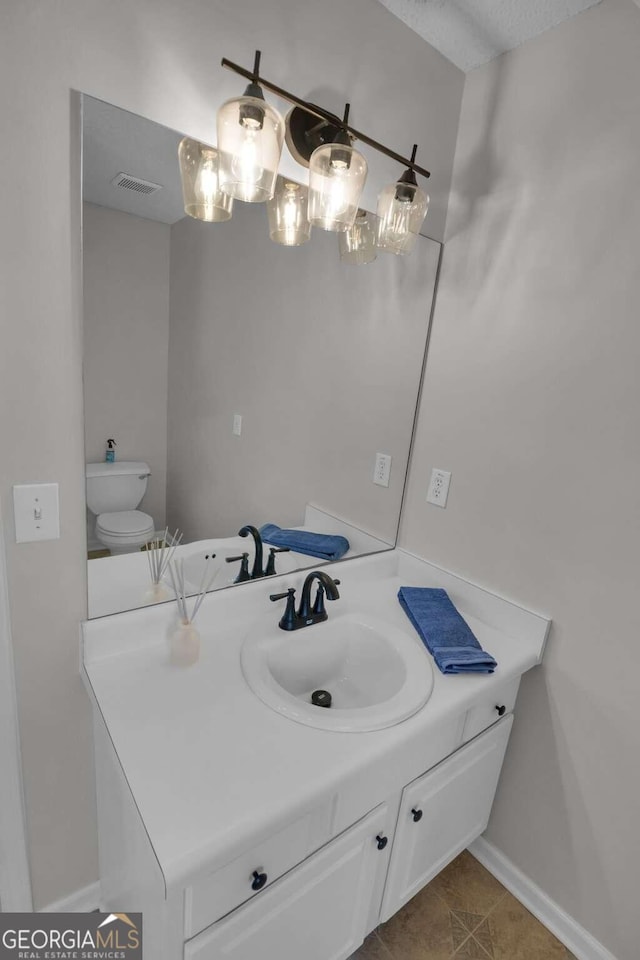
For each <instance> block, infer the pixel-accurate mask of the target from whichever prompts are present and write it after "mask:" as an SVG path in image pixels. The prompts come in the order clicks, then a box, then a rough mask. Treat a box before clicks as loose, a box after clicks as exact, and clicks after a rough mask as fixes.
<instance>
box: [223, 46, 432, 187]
mask: <svg viewBox="0 0 640 960" xmlns="http://www.w3.org/2000/svg"><path fill="white" fill-rule="evenodd" d="M222 66H223V67H226V68H227V69H228V70H233V72H234V73H237V74H239V75H240V76H241V77H245V78H246V79H247V80H250V81H252V82H253V83H258V84H259V85H260V86H262V87H266V88H267V90H270V91H271V92H272V93H275V94H276V96H278V97H282V99H283V100H288V101H289V103H293V104H295V105H296V106H297V107H301V108H302V109H303V110H306V111H307V113H311V114H313V115H314V116H316V117H318V118H319V119H320V120H326V121H327V123H331V124H332V125H333V126H336V127H340V128H341V129H343V130H346V131H347V133H350V134H351V136H352V137H355V139H356V140H361V141H362V142H363V143H366V144H367V146H369V147H373V149H374V150H377V151H378V153H383V154H384V155H385V156H386V157H390V158H391V160H395V161H396V162H397V163H399V164H401V165H402V166H403V167H408V168H409V170H413V171H414V173H419V174H420V176H421V177H430V176H431V174H430V173H429V171H428V170H425V169H424V167H421V166H419V164H417V163H416V162H415V155H416V148H415V147H414V149H413V153H412V156H411V159H410V160H409V159H407V157H403V156H401V155H400V154H399V153H396V152H395V150H390V149H389V147H385V146H384V144H382V143H379V142H378V141H377V140H374V139H373V137H369V136H367V134H366V133H362V132H361V131H360V130H356V129H355V127H351V126H349V125H348V124H347V123H345V122H344V121H343V120H341V119H340V118H339V117H337V116H336V115H335V114H334V113H330V112H329V111H328V110H325V109H323V107H319V106H317V104H315V103H310V102H309V101H308V100H303V99H302V98H301V97H296V95H295V93H290V92H289V91H288V90H285V89H284V88H283V87H278V86H277V85H276V84H275V83H271V82H270V81H269V80H265V79H264V77H261V76H259V73H258V70H259V68H260V51H259V50H256V60H255V64H254V68H253V70H245V68H244V67H241V66H239V65H238V64H237V63H233V62H232V61H231V60H227V58H226V57H223V58H222Z"/></svg>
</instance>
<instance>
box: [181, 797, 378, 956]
mask: <svg viewBox="0 0 640 960" xmlns="http://www.w3.org/2000/svg"><path fill="white" fill-rule="evenodd" d="M387 819H388V808H387V806H386V804H382V805H381V806H380V807H377V808H376V809H375V810H373V811H372V812H371V813H370V814H368V815H367V816H366V817H364V819H363V820H361V821H359V823H357V824H355V826H353V827H351V828H350V829H349V830H346V831H345V832H344V833H343V834H341V835H340V836H339V837H337V838H336V839H335V840H332V841H331V842H330V843H328V844H327V845H326V846H325V847H323V848H322V850H320V851H319V852H318V853H316V854H314V855H313V856H311V857H309V858H308V859H307V860H305V861H304V862H303V863H302V864H301V865H300V866H298V867H296V868H295V869H293V870H291V871H290V872H289V873H287V874H285V876H283V877H281V878H280V880H277V881H276V882H275V883H274V884H273V885H272V886H270V887H268V888H266V889H265V890H264V891H263V892H262V893H260V894H259V895H258V896H256V897H255V898H254V899H252V900H251V901H250V902H249V903H247V904H245V906H242V907H240V908H239V909H237V910H235V911H234V912H233V913H232V914H230V915H229V916H228V917H226V918H223V919H222V920H220V921H219V922H218V923H215V924H213V926H211V927H210V928H209V929H208V930H206V931H204V932H203V933H201V934H199V935H198V936H197V937H194V938H193V939H192V940H190V941H188V942H187V943H186V944H185V949H184V960H247V958H249V957H262V958H264V960H300V958H301V957H305V960H345V958H346V957H349V956H350V955H351V954H352V953H354V951H355V950H356V949H357V948H358V947H359V946H360V944H361V943H362V941H363V940H364V937H365V936H366V934H367V933H368V930H367V918H368V913H369V908H370V904H371V897H372V892H373V889H374V887H375V884H376V880H377V878H378V876H379V875H380V873H382V874H384V873H385V872H386V869H387V864H388V850H389V847H390V844H389V843H388V840H387V837H386V833H385V831H386V828H387ZM385 840H387V842H385Z"/></svg>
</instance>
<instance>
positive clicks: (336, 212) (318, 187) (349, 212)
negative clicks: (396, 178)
mask: <svg viewBox="0 0 640 960" xmlns="http://www.w3.org/2000/svg"><path fill="white" fill-rule="evenodd" d="M366 179H367V161H366V160H365V158H364V157H363V156H362V154H361V153H358V151H357V150H354V149H353V147H351V146H347V145H346V144H342V143H325V144H323V146H321V147H317V149H316V150H314V151H313V153H312V154H311V159H310V160H309V220H310V221H311V223H312V224H313V226H314V227H321V228H322V229H323V230H337V231H343V230H348V229H349V227H350V226H352V224H353V221H354V220H355V218H356V214H357V212H358V203H359V202H360V196H361V194H362V190H363V187H364V182H365V180H366Z"/></svg>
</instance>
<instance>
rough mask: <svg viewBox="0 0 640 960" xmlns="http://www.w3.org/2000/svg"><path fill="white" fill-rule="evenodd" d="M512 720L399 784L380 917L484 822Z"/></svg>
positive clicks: (402, 900) (422, 882)
mask: <svg viewBox="0 0 640 960" xmlns="http://www.w3.org/2000/svg"><path fill="white" fill-rule="evenodd" d="M512 723H513V716H511V715H509V716H504V717H503V719H502V720H500V721H499V722H497V723H496V724H495V726H492V727H491V728H490V729H489V730H487V731H486V732H485V733H482V734H480V735H479V736H478V737H476V738H475V740H472V741H471V742H470V743H467V744H466V746H464V747H462V748H461V749H460V750H458V751H457V752H456V753H454V754H453V756H451V757H448V758H447V759H446V760H443V761H442V763H439V764H438V765H437V767H435V768H434V769H433V770H429V772H428V773H425V774H424V775H423V776H421V777H419V778H418V779H417V780H414V782H413V783H411V784H409V786H407V787H405V789H404V790H403V792H402V800H401V803H400V811H399V814H398V824H397V828H396V832H395V837H394V841H393V849H392V853H391V863H390V866H389V874H388V876H387V882H386V885H385V891H384V897H383V901H382V910H381V913H380V922H384V921H385V920H388V919H389V917H392V916H393V914H394V913H396V911H398V910H399V909H400V907H402V906H403V905H404V904H405V903H406V902H407V900H410V899H411V897H413V896H415V894H416V893H418V891H419V890H421V889H422V887H424V886H425V884H427V883H429V881H430V880H432V879H433V877H435V876H436V874H437V873H439V872H440V870H442V869H443V868H444V867H445V866H446V865H447V864H448V863H449V862H450V861H451V860H453V858H454V857H455V856H457V855H458V854H459V853H460V852H461V851H462V850H464V849H465V847H468V846H469V844H470V843H471V842H472V841H473V840H475V839H476V837H479V836H480V834H481V833H482V832H483V830H484V829H485V827H486V826H487V823H488V821H489V814H490V813H491V806H492V804H493V797H494V794H495V792H496V787H497V785H498V778H499V776H500V770H501V768H502V761H503V759H504V754H505V751H506V749H507V741H508V739H509V733H510V732H511V726H512Z"/></svg>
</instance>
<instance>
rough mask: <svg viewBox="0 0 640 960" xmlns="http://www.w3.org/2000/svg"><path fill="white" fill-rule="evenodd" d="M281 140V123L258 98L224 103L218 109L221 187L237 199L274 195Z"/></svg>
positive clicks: (251, 200)
mask: <svg viewBox="0 0 640 960" xmlns="http://www.w3.org/2000/svg"><path fill="white" fill-rule="evenodd" d="M283 140H284V120H283V119H282V117H281V116H280V114H279V113H278V111H277V110H275V109H274V108H273V107H272V106H270V104H268V103H267V102H266V101H265V100H262V99H260V98H259V97H252V96H244V97H237V98H236V99H235V100H227V102H226V103H223V104H222V106H221V107H220V109H219V110H218V150H219V151H220V173H219V176H220V188H221V189H222V190H223V191H224V192H225V193H226V194H228V195H229V196H230V197H235V199H236V200H244V201H246V202H247V203H262V202H263V201H265V200H269V199H270V198H271V197H272V196H273V191H274V189H275V185H276V176H277V174H278V164H279V163H280V154H281V152H282V143H283Z"/></svg>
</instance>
